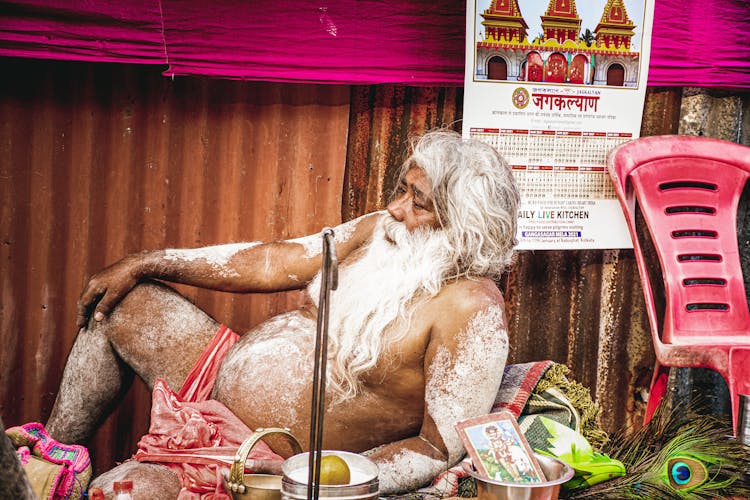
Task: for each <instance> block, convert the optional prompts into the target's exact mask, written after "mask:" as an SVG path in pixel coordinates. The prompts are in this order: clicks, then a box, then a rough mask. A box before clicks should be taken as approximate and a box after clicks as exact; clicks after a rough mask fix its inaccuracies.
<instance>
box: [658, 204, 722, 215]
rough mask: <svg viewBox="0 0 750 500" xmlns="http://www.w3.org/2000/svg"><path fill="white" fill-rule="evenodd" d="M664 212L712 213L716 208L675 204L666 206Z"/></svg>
mask: <svg viewBox="0 0 750 500" xmlns="http://www.w3.org/2000/svg"><path fill="white" fill-rule="evenodd" d="M666 212H667V213H668V214H670V215H671V214H709V215H714V214H715V213H716V209H715V208H714V207H701V206H677V207H667V209H666Z"/></svg>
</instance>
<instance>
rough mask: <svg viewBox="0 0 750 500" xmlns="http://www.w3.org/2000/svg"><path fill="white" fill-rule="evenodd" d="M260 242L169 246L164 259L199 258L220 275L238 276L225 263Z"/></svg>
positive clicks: (187, 260)
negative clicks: (176, 247) (181, 246)
mask: <svg viewBox="0 0 750 500" xmlns="http://www.w3.org/2000/svg"><path fill="white" fill-rule="evenodd" d="M260 244H261V242H260V241H253V242H249V243H231V244H227V245H216V246H210V247H204V248H188V249H174V248H170V249H167V250H165V251H164V259H165V260H168V261H169V260H183V261H186V262H190V261H193V260H198V259H201V260H204V261H205V262H206V263H208V264H210V265H211V266H213V267H214V268H215V269H216V270H217V271H218V273H219V274H220V275H221V276H222V277H226V278H231V277H239V274H238V273H237V272H236V271H234V270H233V269H231V268H229V267H227V264H228V263H229V261H230V260H232V257H234V256H235V255H237V253H238V252H240V251H242V250H247V249H248V248H253V247H255V246H258V245H260Z"/></svg>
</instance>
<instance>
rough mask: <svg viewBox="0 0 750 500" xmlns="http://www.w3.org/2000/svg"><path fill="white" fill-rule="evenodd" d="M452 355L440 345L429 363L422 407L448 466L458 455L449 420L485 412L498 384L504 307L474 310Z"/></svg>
mask: <svg viewBox="0 0 750 500" xmlns="http://www.w3.org/2000/svg"><path fill="white" fill-rule="evenodd" d="M457 341H458V348H457V349H456V355H455V356H454V355H452V354H451V352H450V351H449V350H448V349H447V348H445V347H441V348H440V349H438V351H437V353H436V354H435V357H434V359H433V361H432V363H431V364H430V367H429V377H428V383H427V387H425V402H426V404H427V412H428V413H429V415H430V416H431V417H432V419H433V420H434V422H435V425H436V426H437V428H438V431H439V432H440V436H441V437H442V438H443V442H444V443H445V446H446V447H447V449H448V466H452V465H453V464H455V463H456V462H457V461H458V460H459V459H460V458H461V456H462V455H463V453H464V451H463V446H462V444H461V439H460V438H459V437H458V433H457V432H456V430H455V428H454V425H455V423H456V422H458V421H459V420H464V419H466V418H470V417H475V416H478V415H484V414H487V413H489V411H490V410H491V408H492V404H493V402H494V400H495V395H496V394H497V390H498V388H499V387H500V381H501V379H502V376H503V368H504V366H505V361H506V359H507V357H508V333H507V331H506V326H505V322H504V314H503V308H502V307H501V306H499V305H495V306H490V307H488V308H486V309H483V310H482V311H479V312H478V313H477V314H476V315H475V316H474V317H473V318H472V319H471V321H470V322H469V324H468V325H467V326H466V328H465V329H464V330H462V331H461V332H460V333H459V335H458V338H457Z"/></svg>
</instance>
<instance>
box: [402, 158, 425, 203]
mask: <svg viewBox="0 0 750 500" xmlns="http://www.w3.org/2000/svg"><path fill="white" fill-rule="evenodd" d="M400 182H401V184H402V185H407V186H411V187H413V188H416V190H417V191H419V192H421V193H422V194H424V195H425V196H430V194H431V193H432V183H431V182H430V178H429V177H427V172H425V171H424V169H423V168H422V167H420V166H418V165H416V164H412V166H411V167H409V170H407V171H406V174H404V176H403V177H401V181H400Z"/></svg>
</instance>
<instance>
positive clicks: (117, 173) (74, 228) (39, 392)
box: [0, 60, 750, 470]
mask: <svg viewBox="0 0 750 500" xmlns="http://www.w3.org/2000/svg"><path fill="white" fill-rule="evenodd" d="M0 64H1V65H2V70H3V71H2V74H3V78H2V80H0V197H1V198H0V237H1V239H0V280H1V283H2V295H1V296H0V297H1V301H0V345H1V346H2V350H1V351H0V414H2V417H3V419H4V421H5V424H6V425H7V426H10V425H15V424H18V423H20V422H24V421H29V420H42V421H43V420H44V419H46V418H47V416H48V415H49V411H50V409H51V406H52V403H53V401H54V397H55V393H56V390H57V386H58V384H59V379H60V375H61V372H62V367H63V365H64V361H65V357H66V355H67V352H68V350H69V349H70V346H71V345H72V342H73V339H74V338H75V333H76V332H75V328H74V314H75V303H76V299H77V296H78V293H79V292H80V289H81V286H82V284H83V282H84V280H85V278H86V276H87V275H89V274H91V273H93V272H95V271H96V270H98V269H100V268H101V267H102V266H104V265H106V264H107V263H109V262H112V261H114V260H116V259H117V258H119V257H120V256H122V255H124V254H125V253H128V252H135V251H138V250H141V249H144V248H161V247H167V246H170V247H180V246H191V247H192V246H198V245H208V244H214V243H222V242H229V241H243V240H255V239H268V238H282V237H287V236H293V235H298V234H303V233H307V232H312V231H317V230H319V229H320V227H321V226H322V225H324V224H331V223H335V222H336V221H338V220H340V219H341V218H343V219H349V218H351V217H353V216H355V215H358V214H360V213H364V212H366V211H369V210H372V209H378V208H382V207H383V206H384V203H385V198H386V197H387V193H388V192H390V189H391V187H392V185H391V183H390V180H391V175H390V174H392V172H393V171H394V170H395V169H396V168H397V166H398V165H399V164H400V162H401V161H402V159H403V156H402V152H403V150H404V147H405V145H406V142H407V139H408V136H409V135H410V134H413V133H419V132H421V131H423V130H426V129H430V128H433V127H435V126H440V125H446V124H447V125H450V126H453V127H454V128H456V129H460V117H461V108H462V90H461V89H457V88H410V87H400V86H390V85H382V86H368V87H351V88H350V87H343V86H318V85H282V84H262V83H247V82H236V81H219V80H202V79H192V78H191V79H177V80H174V81H172V80H169V79H165V78H162V77H161V76H159V68H149V67H134V66H125V65H106V64H100V65H89V64H71V63H66V64H62V63H53V62H40V61H14V60H3V61H1V62H0ZM748 103H750V98H748V95H747V94H712V93H706V92H700V91H694V90H686V92H685V93H684V95H683V92H682V91H681V90H680V89H650V90H649V93H648V97H647V102H646V110H645V114H644V122H643V130H642V135H655V134H663V133H676V132H678V131H679V132H680V133H685V134H698V133H703V134H704V135H710V136H714V137H722V138H730V140H735V141H737V142H743V143H745V144H748V136H747V132H743V130H747V123H745V126H744V128H743V127H742V117H743V116H744V117H745V118H744V120H745V122H747V116H748V114H750V113H748ZM743 113H744V114H743ZM681 117H682V118H681ZM732 134H734V135H732ZM743 134H744V135H743ZM729 136H732V137H729ZM500 285H501V286H502V288H503V289H504V290H505V294H506V299H507V303H508V309H509V319H510V325H511V339H512V345H513V350H512V353H511V358H512V360H513V361H516V362H520V361H526V360H531V359H544V358H550V359H554V360H557V361H560V362H564V363H566V364H567V365H568V366H570V367H571V369H572V370H573V373H574V376H575V377H576V378H577V379H578V380H580V381H581V382H583V383H584V384H585V385H587V386H588V387H590V388H591V390H592V393H593V394H595V395H596V397H597V398H598V400H599V402H600V403H601V405H602V407H603V410H604V411H603V415H602V423H603V425H604V427H605V428H607V429H608V430H615V429H619V428H622V427H623V426H625V425H626V424H628V423H631V422H637V421H639V419H640V416H641V412H642V406H643V405H642V402H640V401H639V399H638V398H639V396H638V393H639V391H640V390H641V389H644V388H646V387H647V386H648V382H649V377H650V372H651V368H652V364H653V354H652V351H651V342H650V337H649V333H648V330H647V321H646V318H645V314H644V311H643V307H642V298H641V290H640V284H639V281H638V273H637V270H636V267H635V260H634V258H633V254H632V251H627V250H616V251H570V252H564V251H554V252H553V251H546V252H534V253H532V252H524V253H522V254H520V255H519V258H518V263H517V265H516V266H515V268H514V269H513V270H512V271H511V272H510V273H509V274H508V276H507V277H506V278H505V279H504V280H503V281H502V283H500ZM181 290H183V291H184V292H185V293H186V294H187V295H188V296H189V297H190V298H191V299H193V300H195V301H196V302H197V303H198V305H200V306H201V307H203V308H205V309H207V310H208V312H209V313H210V314H212V315H213V316H214V317H216V318H217V319H219V320H221V321H225V322H227V323H228V324H230V325H231V326H232V327H234V328H235V329H238V330H240V331H242V330H244V329H246V328H247V327H249V326H251V325H252V324H255V323H257V322H259V321H261V320H262V319H263V318H265V317H267V316H269V315H271V314H273V313H275V312H277V311H281V310H285V309H287V308H289V307H291V306H293V305H295V304H297V303H298V301H299V297H298V295H296V294H273V295H270V296H252V297H250V296H233V295H229V294H219V293H208V292H196V291H194V290H191V289H188V288H181ZM149 399H150V398H149V395H148V394H147V391H146V390H145V388H144V387H143V385H142V384H140V382H137V383H136V387H135V388H134V390H133V391H131V392H130V394H129V395H128V397H127V399H126V401H125V402H124V403H123V405H122V407H121V409H120V410H119V411H118V412H116V413H115V414H114V415H113V416H112V417H111V418H110V419H109V420H108V421H107V422H106V423H105V425H104V426H103V427H102V429H101V431H100V432H99V433H98V434H97V437H96V440H95V441H94V442H93V443H92V448H93V452H94V456H95V458H96V461H95V465H96V466H97V468H98V469H99V470H101V469H103V468H105V467H109V466H111V465H112V464H113V463H114V462H115V461H116V460H122V459H124V458H126V457H128V456H129V455H130V453H131V452H132V451H133V448H134V445H135V442H136V441H137V439H138V437H139V436H140V435H141V433H142V432H143V431H145V429H146V427H147V417H148V409H149Z"/></svg>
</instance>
